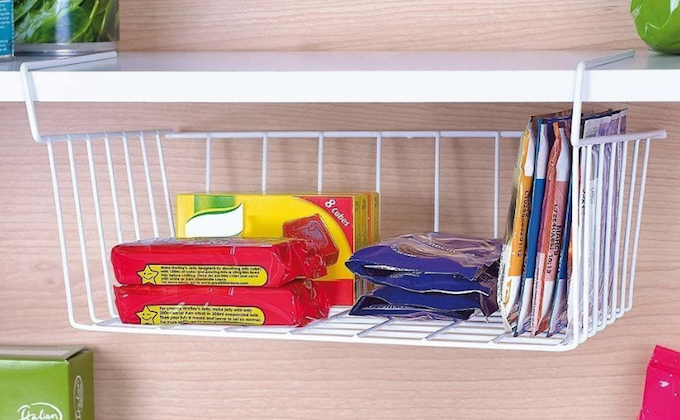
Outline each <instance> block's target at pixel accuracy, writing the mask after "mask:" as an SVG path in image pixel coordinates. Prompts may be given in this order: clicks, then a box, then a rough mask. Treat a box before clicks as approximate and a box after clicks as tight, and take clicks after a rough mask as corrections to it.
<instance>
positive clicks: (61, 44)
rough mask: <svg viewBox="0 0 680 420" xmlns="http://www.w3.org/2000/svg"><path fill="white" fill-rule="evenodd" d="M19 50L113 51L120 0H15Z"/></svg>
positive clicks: (45, 52) (46, 52)
mask: <svg viewBox="0 0 680 420" xmlns="http://www.w3.org/2000/svg"><path fill="white" fill-rule="evenodd" d="M14 33H15V38H14V39H15V48H16V52H17V53H18V54H36V55H37V54H39V55H79V54H88V53H95V52H103V51H113V50H116V48H117V47H118V39H119V33H120V26H119V17H118V0H14Z"/></svg>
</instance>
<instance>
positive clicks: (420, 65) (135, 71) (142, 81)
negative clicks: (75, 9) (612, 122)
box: [0, 51, 680, 103]
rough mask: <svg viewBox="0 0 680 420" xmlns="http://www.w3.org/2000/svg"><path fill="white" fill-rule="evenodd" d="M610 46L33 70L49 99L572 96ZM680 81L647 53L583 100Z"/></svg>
mask: <svg viewBox="0 0 680 420" xmlns="http://www.w3.org/2000/svg"><path fill="white" fill-rule="evenodd" d="M611 53H612V51H516V52H501V51H488V52H474V51H470V52H463V51H459V52H337V53H330V52H306V53H303V52H284V53H271V52H241V53H199V52H196V53H172V52H159V53H145V52H141V53H132V52H129V53H128V52H126V53H121V54H120V55H119V57H118V58H116V59H108V60H104V61H99V62H94V63H87V64H78V65H71V66H64V67H56V68H51V69H45V70H39V71H35V72H32V73H34V80H35V87H36V99H37V100H38V101H44V102H208V103H211V102H212V103H223V102H231V103H238V102H250V103H265V102H279V103H298V102H337V103H354V102H383V103H385V102H405V103H409V102H411V103H412V102H478V103H479V102H571V101H572V100H573V94H574V92H573V81H574V71H575V69H576V66H577V65H578V63H579V62H580V61H584V60H593V59H596V58H598V57H603V56H606V55H608V54H611ZM21 62H22V59H19V60H17V61H14V62H8V63H0V101H2V102H18V101H23V100H24V92H23V89H22V82H21V77H20V73H19V65H20V64H21ZM678 79H680V56H660V55H656V54H654V53H650V52H648V51H638V52H637V54H636V56H635V57H634V58H630V59H625V60H623V61H620V62H616V63H613V64H609V65H605V66H602V67H598V68H596V69H593V70H592V71H589V72H588V83H586V85H585V87H584V98H583V99H584V100H585V101H591V102H677V101H680V83H677V80H678ZM546 86H550V89H546V88H545V87H546Z"/></svg>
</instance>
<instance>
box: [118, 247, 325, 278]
mask: <svg viewBox="0 0 680 420" xmlns="http://www.w3.org/2000/svg"><path fill="white" fill-rule="evenodd" d="M111 264H112V265H113V269H114V272H115V274H116V279H118V282H119V283H121V284H148V285H196V286H257V287H279V286H282V285H284V284H286V283H288V282H290V281H292V280H294V279H296V278H299V277H303V278H308V279H315V278H319V277H322V276H324V275H326V263H325V260H324V257H323V256H322V255H320V254H319V250H318V247H316V246H314V245H313V244H311V243H310V242H309V241H307V240H304V239H289V238H283V239H243V238H198V239H148V240H141V241H137V242H132V243H127V244H121V245H118V246H116V247H114V248H113V250H112V251H111Z"/></svg>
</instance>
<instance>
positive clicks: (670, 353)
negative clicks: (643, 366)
mask: <svg viewBox="0 0 680 420" xmlns="http://www.w3.org/2000/svg"><path fill="white" fill-rule="evenodd" d="M678 392H680V353H678V352H677V351H674V350H671V349H667V348H665V347H661V346H656V348H655V349H654V354H652V359H651V360H650V361H649V365H648V366H647V379H646V380H645V397H644V400H643V402H642V410H640V416H639V417H638V419H639V420H676V419H678V417H679V416H680V398H678Z"/></svg>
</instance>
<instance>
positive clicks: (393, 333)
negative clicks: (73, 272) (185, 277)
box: [22, 52, 666, 352]
mask: <svg viewBox="0 0 680 420" xmlns="http://www.w3.org/2000/svg"><path fill="white" fill-rule="evenodd" d="M630 56H632V55H631V53H629V52H625V53H620V54H615V55H613V56H609V57H604V58H602V59H598V60H594V61H591V62H583V63H580V64H579V66H578V67H577V70H576V73H575V84H574V107H573V110H574V114H573V117H572V118H573V125H572V128H573V130H572V133H571V144H572V146H573V150H572V172H573V173H577V174H580V173H585V177H584V182H583V185H582V186H580V185H579V183H578V182H573V183H572V189H571V194H572V214H573V223H572V231H571V235H572V240H573V241H574V244H576V245H575V246H574V247H573V268H572V276H571V278H570V283H569V297H568V299H569V315H568V320H569V326H568V328H567V330H566V331H565V332H564V333H561V334H555V335H553V336H551V337H547V336H545V335H542V336H538V337H525V336H520V337H512V336H511V335H510V334H507V333H506V332H505V330H504V328H503V325H502V322H501V319H500V316H499V315H498V314H494V315H492V316H491V317H489V318H488V319H487V318H484V317H480V316H475V317H473V318H471V319H470V320H468V321H465V322H458V323H450V322H442V321H430V322H419V321H411V322H408V321H392V320H386V319H384V318H379V317H352V316H349V315H348V310H347V308H341V307H337V308H333V310H332V314H331V316H330V317H329V318H328V319H325V320H319V321H317V322H314V323H312V324H310V325H308V326H306V327H303V328H290V327H239V326H231V327H225V326H210V325H176V326H141V325H129V324H123V323H121V322H120V320H119V318H118V317H117V313H116V308H115V305H114V304H113V299H112V293H111V290H112V289H111V287H112V284H111V278H110V277H111V276H110V275H109V270H110V263H109V262H108V261H107V257H106V251H107V250H109V249H110V247H111V246H112V245H115V244H116V243H121V242H123V241H124V240H125V237H124V234H123V229H122V225H123V220H122V218H121V210H120V208H119V204H118V195H119V194H118V191H117V187H116V182H115V179H114V169H113V165H114V162H113V159H112V154H111V149H110V147H111V146H110V145H111V143H112V142H114V141H120V142H121V143H122V147H123V151H124V161H125V168H126V175H127V181H128V193H129V197H130V202H131V210H132V216H133V217H132V219H133V225H134V232H135V239H139V238H141V237H143V235H142V232H141V229H140V221H139V219H140V215H139V212H138V207H137V197H139V196H138V194H139V193H138V191H136V190H135V188H134V180H133V171H132V166H131V155H130V148H129V146H128V142H129V140H130V139H135V138H137V139H139V141H140V143H139V144H140V146H141V148H140V150H141V158H142V163H143V169H144V172H143V175H144V180H145V183H146V195H147V197H146V201H147V202H148V203H149V207H150V208H149V210H150V217H151V221H152V230H153V232H152V234H153V236H154V237H157V236H158V235H159V223H158V212H157V209H156V207H157V204H156V201H155V199H154V191H153V188H152V185H151V184H152V181H151V170H150V165H149V157H148V155H147V150H146V139H147V138H149V137H153V138H155V140H156V149H157V153H158V161H159V167H160V179H161V184H162V186H163V198H164V200H163V201H162V204H163V205H164V206H165V208H166V212H165V213H166V216H167V222H168V226H169V231H170V233H171V235H174V222H173V215H172V208H171V196H170V191H169V189H168V182H167V171H166V167H165V161H164V156H163V144H164V143H165V141H166V139H167V140H170V139H199V140H205V142H206V153H205V159H206V171H205V190H206V191H210V190H211V180H212V174H211V161H212V146H213V140H228V139H256V140H260V141H261V142H262V191H263V192H264V191H266V190H267V171H268V165H267V163H268V141H269V139H274V138H275V139H291V140H292V139H296V138H307V139H309V138H315V139H318V161H317V167H318V179H317V189H318V190H319V191H322V190H323V168H324V165H323V161H324V159H323V156H324V142H325V141H326V140H331V139H340V140H342V139H347V138H353V139H356V138H365V139H367V141H375V144H376V160H375V161H376V172H375V188H376V190H377V191H378V192H380V190H381V186H382V182H381V166H382V146H383V143H384V141H389V140H390V139H393V138H419V139H420V138H430V139H432V140H433V141H434V150H435V156H434V158H435V159H434V161H435V171H434V172H435V179H434V206H433V207H434V225H433V230H435V231H437V230H439V225H440V183H439V178H440V171H441V165H442V164H441V142H442V141H445V140H446V139H448V138H478V139H492V140H493V141H494V159H493V162H494V165H493V166H494V168H493V170H494V175H493V177H494V211H493V222H492V223H493V229H492V232H493V235H494V236H496V237H497V236H498V234H499V191H500V188H499V183H500V147H501V139H503V138H517V137H519V136H520V135H521V132H516V131H362V132H353V131H342V132H340V131H296V132H245V133H244V132H202V133H173V132H170V131H168V130H152V131H139V132H107V133H85V134H64V135H52V136H42V135H41V134H40V131H39V127H38V122H37V116H36V114H35V107H34V104H33V102H34V100H35V88H34V85H33V83H32V77H31V76H30V70H37V69H41V68H47V67H54V66H56V65H60V64H55V63H53V62H51V63H28V64H29V65H27V66H23V67H22V77H23V80H24V89H25V92H26V106H27V110H28V113H29V124H30V127H31V132H32V134H33V137H34V139H35V141H37V142H39V143H45V144H46V146H47V150H48V156H49V163H50V172H51V175H52V184H53V190H54V201H55V208H56V215H57V227H58V231H59V242H60V248H61V259H62V265H63V268H64V284H65V289H66V304H67V310H68V318H69V322H70V324H71V325H72V326H73V327H74V328H78V329H83V330H91V331H110V332H128V333H145V334H171V335H188V336H214V337H251V338H268V339H291V340H309V341H332V342H356V343H381V344H400V345H413V346H433V347H464V348H496V349H511V350H537V351H552V352H560V351H567V350H572V349H574V348H575V347H577V346H578V345H579V344H580V343H582V342H584V341H586V340H587V339H588V338H589V337H592V336H593V335H595V334H596V333H597V332H598V331H599V330H601V329H604V328H605V327H606V326H607V325H609V324H611V323H613V322H614V321H615V320H616V319H617V318H619V317H621V316H623V314H625V312H627V311H629V310H630V309H631V307H632V301H633V288H634V283H635V269H636V263H637V251H638V245H639V234H640V224H641V215H642V207H643V202H644V191H645V186H646V180H647V168H648V161H649V151H650V147H651V142H650V141H651V139H661V138H665V137H666V133H665V132H664V131H654V132H648V133H634V134H624V135H617V136H607V137H596V138H589V139H581V138H580V132H579V130H578V127H580V120H581V109H582V103H581V98H582V92H583V87H584V82H585V78H586V71H587V70H588V69H589V68H593V67H596V66H599V65H606V64H608V63H611V62H614V61H618V60H622V59H626V58H628V57H630ZM108 58H111V57H110V54H109V55H106V54H104V55H95V56H93V57H91V58H90V59H91V60H95V59H108ZM87 59H88V58H87V57H85V58H83V57H81V58H77V59H69V60H63V61H61V63H63V64H74V63H75V61H78V62H83V61H82V60H87ZM66 61H69V63H66ZM71 61H74V62H71ZM80 141H84V142H85V143H86V146H87V152H88V153H87V158H88V168H89V171H90V180H91V184H92V195H93V199H94V209H95V210H94V212H95V221H96V224H97V233H98V247H97V249H98V250H99V256H100V259H101V260H102V261H101V263H102V268H104V270H103V271H104V273H105V274H104V276H103V278H104V283H105V284H104V287H105V288H106V290H107V292H106V299H107V307H108V316H107V318H106V319H102V318H100V317H99V316H97V313H96V308H95V305H94V301H95V299H94V296H93V292H92V284H91V282H92V279H91V276H90V274H89V272H90V262H89V260H88V254H87V252H86V251H87V249H88V248H87V247H88V245H87V243H86V241H85V235H84V227H83V215H82V209H81V206H80V190H79V188H78V179H77V170H76V162H75V159H74V157H73V144H74V142H80ZM97 141H101V142H103V144H104V147H105V152H106V164H107V170H108V174H109V186H110V193H111V195H112V205H113V207H114V208H113V213H114V222H115V228H116V238H115V240H114V241H113V243H111V242H110V241H107V238H105V237H104V234H103V232H104V227H103V223H104V222H103V221H102V218H101V209H100V203H99V198H100V192H99V190H98V188H97V182H96V164H95V160H94V157H93V152H92V143H93V142H97ZM643 141H644V146H645V149H644V153H643V157H642V170H641V174H640V177H639V178H638V173H637V167H638V155H639V149H640V144H641V142H643ZM62 142H65V143H66V147H67V151H68V156H69V172H70V176H71V183H72V187H73V188H72V189H73V196H74V206H75V216H76V217H75V219H76V224H77V227H78V236H79V249H80V255H81V262H82V269H83V272H84V278H83V280H84V284H85V291H86V296H87V312H88V315H89V318H90V322H88V323H85V322H81V321H79V320H77V319H76V308H75V307H74V301H73V290H72V279H71V276H70V270H69V258H68V253H67V242H66V239H65V230H64V212H63V211H62V205H61V195H60V190H59V180H58V179H59V178H58V173H57V164H56V157H55V152H54V148H55V145H57V144H59V143H62ZM629 142H633V143H634V145H635V147H634V151H633V155H632V165H631V174H630V181H629V184H628V198H627V200H624V194H623V193H624V188H625V182H626V176H625V168H626V165H625V162H626V160H627V158H628V147H627V145H628V143H629ZM619 143H620V144H621V145H622V146H621V147H620V149H621V151H622V159H623V160H624V165H623V167H622V171H623V173H622V174H621V176H620V177H619V183H618V185H616V184H614V183H613V172H612V173H610V174H609V175H610V176H609V180H610V188H609V192H610V194H609V195H608V196H607V197H603V196H600V197H597V200H596V207H597V208H596V209H592V208H590V207H591V204H590V201H589V200H585V203H583V204H584V206H585V212H584V213H583V215H582V214H581V211H580V208H579V206H580V196H581V188H586V189H590V187H591V186H590V185H588V183H589V182H590V174H591V172H592V170H593V167H592V160H591V159H590V156H591V154H590V152H591V149H592V147H593V146H594V145H604V144H611V145H613V146H616V147H612V150H618V149H619V147H618V146H617V145H618V144H619ZM614 153H615V152H614ZM582 157H585V158H582ZM612 159H614V158H612ZM581 166H583V168H581ZM614 166H615V165H610V171H613V170H614ZM581 170H583V172H581ZM597 170H598V171H600V173H601V171H602V169H601V168H598V169H597ZM602 178H603V177H601V176H600V177H598V178H597V179H598V183H599V184H598V185H596V186H595V190H596V191H602V184H601V182H602ZM636 186H639V192H638V197H637V201H636V200H635V199H634V196H635V189H636ZM614 189H616V191H618V194H617V195H616V196H617V202H616V203H615V206H614V209H612V206H611V205H610V206H609V207H608V208H609V211H608V212H607V214H606V225H605V227H604V230H603V231H600V232H599V234H602V232H604V233H605V234H608V235H609V239H610V240H611V235H612V234H613V235H614V236H615V240H614V246H611V245H610V243H609V241H607V245H606V247H605V251H604V258H605V261H609V260H610V258H611V259H613V261H614V263H613V264H611V265H607V264H605V267H606V268H605V270H606V273H609V272H613V277H614V281H613V283H612V291H611V293H609V292H607V293H605V294H606V296H604V304H603V305H601V306H600V305H599V304H598V302H599V299H598V300H595V305H594V308H595V310H594V311H593V312H592V313H591V312H590V309H589V303H590V302H589V301H587V299H585V298H583V296H588V295H589V285H590V283H591V279H590V276H591V275H592V274H591V272H590V270H589V268H588V263H587V262H586V260H585V259H584V258H585V257H586V256H588V255H589V254H590V247H591V246H592V245H593V244H599V236H598V231H597V230H596V231H591V229H590V225H591V223H592V219H593V217H598V211H599V210H598V209H599V208H600V207H601V205H602V202H603V201H606V202H607V203H608V204H614V202H613V197H614V196H613V195H612V192H613V191H614ZM624 207H625V214H626V225H625V232H624V231H622V227H623V225H622V220H623V217H622V216H623V212H624ZM614 212H616V213H614ZM161 213H162V212H161ZM633 214H635V215H636V218H635V223H634V226H633V222H632V220H633V219H632V216H633ZM600 215H601V214H600ZM598 220H599V219H598ZM614 221H616V223H614ZM612 232H614V233H612ZM621 242H622V243H623V246H622V248H623V249H622V250H620V249H619V244H620V243H621ZM631 244H632V246H631ZM599 262H600V252H595V253H594V261H592V265H593V266H594V267H599ZM619 267H621V270H619ZM598 277H599V273H598Z"/></svg>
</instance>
